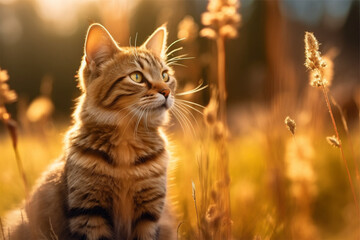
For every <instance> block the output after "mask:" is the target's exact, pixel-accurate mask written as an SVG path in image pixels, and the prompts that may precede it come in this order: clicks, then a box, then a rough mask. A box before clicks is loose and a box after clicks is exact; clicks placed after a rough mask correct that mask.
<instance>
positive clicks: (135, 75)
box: [130, 72, 143, 83]
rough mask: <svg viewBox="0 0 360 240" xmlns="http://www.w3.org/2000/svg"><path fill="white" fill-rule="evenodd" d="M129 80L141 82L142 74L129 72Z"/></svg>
mask: <svg viewBox="0 0 360 240" xmlns="http://www.w3.org/2000/svg"><path fill="white" fill-rule="evenodd" d="M130 78H131V80H133V81H134V82H137V83H141V82H142V81H143V75H142V73H141V72H133V73H132V74H130Z"/></svg>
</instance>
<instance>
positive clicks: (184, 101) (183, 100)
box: [176, 99, 205, 109]
mask: <svg viewBox="0 0 360 240" xmlns="http://www.w3.org/2000/svg"><path fill="white" fill-rule="evenodd" d="M176 101H179V102H183V103H188V104H192V105H195V106H197V107H199V108H202V109H204V108H205V107H204V106H203V105H201V104H198V103H194V102H191V101H188V100H185V99H176Z"/></svg>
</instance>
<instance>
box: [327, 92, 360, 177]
mask: <svg viewBox="0 0 360 240" xmlns="http://www.w3.org/2000/svg"><path fill="white" fill-rule="evenodd" d="M330 99H331V102H332V103H333V105H334V106H335V107H336V108H337V109H338V111H339V113H340V116H341V121H342V124H343V126H344V130H345V133H346V136H347V139H348V142H349V145H350V150H351V153H352V156H353V160H354V166H355V175H356V179H357V181H360V174H359V166H358V164H357V161H356V155H355V151H354V145H353V142H352V140H351V136H350V133H349V128H348V126H347V123H346V119H345V115H344V113H343V111H342V109H341V107H340V106H339V104H338V103H337V102H336V101H335V99H334V97H333V96H331V95H330Z"/></svg>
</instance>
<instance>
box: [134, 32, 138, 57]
mask: <svg viewBox="0 0 360 240" xmlns="http://www.w3.org/2000/svg"><path fill="white" fill-rule="evenodd" d="M137 37H138V33H137V32H136V34H135V46H134V49H135V54H136V59H137V60H139V54H138V52H137V48H136V42H137Z"/></svg>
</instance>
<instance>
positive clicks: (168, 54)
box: [166, 47, 184, 57]
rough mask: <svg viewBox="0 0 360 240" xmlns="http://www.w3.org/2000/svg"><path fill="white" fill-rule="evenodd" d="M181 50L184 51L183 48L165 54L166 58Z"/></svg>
mask: <svg viewBox="0 0 360 240" xmlns="http://www.w3.org/2000/svg"><path fill="white" fill-rule="evenodd" d="M183 49H184V48H183V47H179V48H176V49H174V50H172V51H171V52H169V53H167V54H166V56H167V57H168V56H170V55H171V54H173V53H175V52H177V51H180V50H183Z"/></svg>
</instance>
